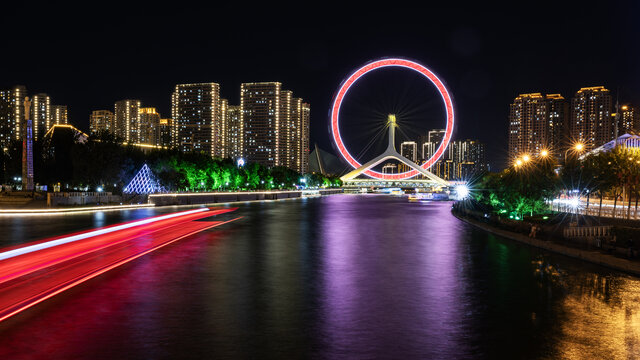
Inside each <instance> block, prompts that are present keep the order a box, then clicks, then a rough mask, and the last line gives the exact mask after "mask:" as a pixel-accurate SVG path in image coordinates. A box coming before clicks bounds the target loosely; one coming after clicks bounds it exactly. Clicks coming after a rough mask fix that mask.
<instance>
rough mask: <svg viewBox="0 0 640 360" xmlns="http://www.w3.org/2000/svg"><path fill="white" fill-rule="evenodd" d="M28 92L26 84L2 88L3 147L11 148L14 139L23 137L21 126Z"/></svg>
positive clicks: (0, 126) (0, 143) (0, 123)
mask: <svg viewBox="0 0 640 360" xmlns="http://www.w3.org/2000/svg"><path fill="white" fill-rule="evenodd" d="M26 94H27V90H26V88H25V87H24V86H14V87H13V88H11V89H9V90H0V146H2V148H3V149H6V148H9V146H10V145H11V143H12V142H13V141H16V140H20V139H22V132H21V127H22V122H23V119H24V98H25V96H26Z"/></svg>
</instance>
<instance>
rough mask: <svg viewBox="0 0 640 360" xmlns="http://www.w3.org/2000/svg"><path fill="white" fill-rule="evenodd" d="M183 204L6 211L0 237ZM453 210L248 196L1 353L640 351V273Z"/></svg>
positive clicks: (540, 354) (61, 308) (48, 313)
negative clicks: (531, 240)
mask: <svg viewBox="0 0 640 360" xmlns="http://www.w3.org/2000/svg"><path fill="white" fill-rule="evenodd" d="M177 210H181V209H172V208H167V209H140V210H131V211H127V212H122V213H118V214H114V213H106V212H105V213H102V214H100V213H95V214H91V215H83V216H64V217H56V218H55V219H47V218H40V219H32V220H33V221H31V219H30V220H29V221H25V220H24V219H20V218H15V219H6V218H5V219H0V224H2V226H3V227H2V228H3V230H4V229H7V230H6V231H4V232H3V233H0V243H2V244H7V243H11V242H15V243H20V242H25V241H30V240H34V239H37V238H42V237H45V236H44V235H45V234H56V233H58V234H59V233H66V232H71V231H78V230H79V229H84V228H88V227H93V226H105V225H109V224H112V223H114V222H121V221H128V220H133V219H137V218H141V217H146V216H152V215H156V214H159V213H161V212H170V211H177ZM449 210H450V204H448V203H440V202H432V203H427V204H416V203H408V202H406V201H405V200H404V199H401V198H392V197H384V196H350V195H344V196H330V197H323V198H316V199H299V200H287V201H278V202H260V203H248V204H244V205H241V208H240V209H239V210H238V211H237V213H238V215H242V216H244V218H243V219H242V220H240V221H238V222H234V223H231V224H229V225H224V226H223V227H221V228H216V229H215V230H211V231H205V232H203V233H200V234H198V235H196V236H192V237H189V238H187V239H184V240H181V241H180V242H177V243H175V244H173V245H171V246H168V247H166V248H163V249H161V250H159V251H157V252H155V253H152V254H149V255H147V256H145V257H143V258H140V259H138V260H136V261H134V262H132V263H130V264H128V265H126V266H123V267H122V268H120V269H117V270H114V271H112V272H110V273H108V274H106V275H105V276H101V277H99V278H96V279H94V280H93V281H91V282H89V283H87V284H84V285H82V286H80V287H78V288H76V289H74V290H72V291H70V292H68V293H66V294H63V295H61V296H59V297H57V298H56V299H53V300H51V301H48V302H46V303H43V304H42V306H38V307H36V308H34V309H32V310H29V311H28V312H27V313H25V314H24V315H21V316H19V317H17V318H15V319H11V321H8V322H5V323H0V358H2V359H5V358H7V359H9V358H11V359H20V358H44V357H47V358H78V357H80V358H105V357H106V358H184V357H191V358H264V357H272V358H307V357H312V358H327V359H340V358H347V359H352V358H441V359H450V358H509V359H512V358H527V359H556V358H565V359H583V358H607V359H628V358H635V357H639V356H640V353H639V351H640V348H639V344H640V318H639V316H638V312H639V311H640V309H639V308H638V307H639V306H640V305H638V304H640V281H639V279H638V278H635V277H631V276H627V275H624V274H620V273H616V272H613V271H609V270H607V269H605V268H601V267H597V266H593V265H589V264H586V263H583V262H580V261H577V260H574V259H569V258H565V257H562V256H558V255H554V254H550V253H546V252H543V251H540V250H537V249H535V248H530V247H528V246H524V245H522V244H519V243H515V242H512V241H509V240H506V239H502V238H498V237H496V236H493V235H491V234H487V233H485V232H482V231H480V230H478V229H476V228H474V227H472V226H469V225H467V224H465V223H463V222H461V221H458V220H457V219H455V218H454V217H453V216H451V214H450V211H449ZM60 219H64V220H63V221H61V220H60ZM51 349H55V353H54V354H53V355H52V350H51Z"/></svg>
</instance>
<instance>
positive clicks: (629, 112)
mask: <svg viewBox="0 0 640 360" xmlns="http://www.w3.org/2000/svg"><path fill="white" fill-rule="evenodd" d="M619 112H620V117H619V120H618V121H619V122H618V136H621V135H624V134H629V133H637V132H638V131H639V130H640V114H639V113H638V109H637V108H635V107H634V106H633V105H631V104H623V105H620V109H619ZM615 115H616V114H612V117H613V120H614V121H615Z"/></svg>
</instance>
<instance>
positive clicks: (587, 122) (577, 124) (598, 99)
mask: <svg viewBox="0 0 640 360" xmlns="http://www.w3.org/2000/svg"><path fill="white" fill-rule="evenodd" d="M613 132H614V124H613V123H612V121H611V94H610V92H609V90H607V89H605V88H604V87H603V86H594V87H586V88H581V89H580V90H578V92H577V93H576V95H575V96H574V97H573V99H572V100H571V121H570V134H569V135H570V137H571V139H572V140H574V141H579V142H581V143H583V144H584V146H585V149H587V150H590V149H593V148H596V147H598V146H600V145H603V144H604V143H607V142H609V141H611V140H613Z"/></svg>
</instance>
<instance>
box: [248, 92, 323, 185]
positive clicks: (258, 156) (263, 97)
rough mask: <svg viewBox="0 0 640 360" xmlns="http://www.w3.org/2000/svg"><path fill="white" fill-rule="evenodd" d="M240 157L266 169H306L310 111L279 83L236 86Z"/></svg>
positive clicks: (300, 100) (304, 170) (305, 104)
mask: <svg viewBox="0 0 640 360" xmlns="http://www.w3.org/2000/svg"><path fill="white" fill-rule="evenodd" d="M240 111H241V113H240V115H241V117H242V126H243V134H244V135H243V141H242V146H243V153H244V156H245V157H246V158H247V160H249V161H255V162H258V163H260V164H262V165H264V166H267V167H274V166H285V167H288V168H290V169H293V170H296V171H298V172H303V173H304V172H307V171H308V169H309V159H308V157H309V122H310V115H311V108H310V106H309V104H308V103H305V102H303V100H302V99H300V98H295V97H294V96H293V92H291V91H289V90H283V89H282V84H281V83H279V82H260V83H243V84H241V86H240Z"/></svg>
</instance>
